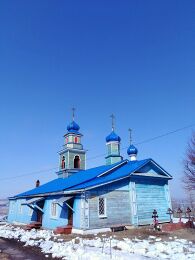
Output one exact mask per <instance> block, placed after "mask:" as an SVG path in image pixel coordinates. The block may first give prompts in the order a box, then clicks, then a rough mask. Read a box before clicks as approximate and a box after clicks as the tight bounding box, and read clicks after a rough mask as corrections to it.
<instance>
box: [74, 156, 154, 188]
mask: <svg viewBox="0 0 195 260" xmlns="http://www.w3.org/2000/svg"><path fill="white" fill-rule="evenodd" d="M149 161H150V159H145V160H141V161H129V162H128V163H127V164H125V165H123V166H122V167H120V168H117V169H116V170H114V171H112V172H111V173H109V174H105V175H104V174H102V175H101V176H99V177H98V176H97V177H96V178H95V179H93V180H91V181H88V182H85V183H82V184H79V185H76V186H74V187H72V188H70V189H69V190H80V189H86V188H89V187H94V186H98V185H101V184H106V183H109V182H112V181H115V180H118V179H122V178H124V177H128V176H130V174H131V173H133V172H135V171H136V170H138V169H139V168H141V167H142V166H144V165H145V164H146V163H147V162H149Z"/></svg>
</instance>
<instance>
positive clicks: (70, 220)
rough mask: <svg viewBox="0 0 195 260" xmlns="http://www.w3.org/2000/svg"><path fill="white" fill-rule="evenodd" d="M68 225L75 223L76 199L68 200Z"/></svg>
mask: <svg viewBox="0 0 195 260" xmlns="http://www.w3.org/2000/svg"><path fill="white" fill-rule="evenodd" d="M67 204H68V225H69V226H72V225H73V204H74V199H70V200H69V201H68V202H67Z"/></svg>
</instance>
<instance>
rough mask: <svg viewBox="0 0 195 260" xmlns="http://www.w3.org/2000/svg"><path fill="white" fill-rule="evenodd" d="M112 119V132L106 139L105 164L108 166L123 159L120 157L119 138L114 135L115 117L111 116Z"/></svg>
mask: <svg viewBox="0 0 195 260" xmlns="http://www.w3.org/2000/svg"><path fill="white" fill-rule="evenodd" d="M111 119H112V132H111V133H110V134H109V135H108V136H107V137H106V146H107V156H106V164H107V165H110V164H113V163H116V162H119V161H121V160H122V159H123V158H122V156H120V141H121V138H120V136H118V135H117V134H116V133H115V131H114V130H115V124H114V123H115V122H114V120H115V116H114V115H113V114H112V115H111Z"/></svg>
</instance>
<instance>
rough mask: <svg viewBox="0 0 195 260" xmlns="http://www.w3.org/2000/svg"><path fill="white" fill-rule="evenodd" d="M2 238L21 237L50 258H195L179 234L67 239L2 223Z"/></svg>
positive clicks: (192, 249)
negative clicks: (167, 237)
mask: <svg viewBox="0 0 195 260" xmlns="http://www.w3.org/2000/svg"><path fill="white" fill-rule="evenodd" d="M0 237H3V238H10V239H11V238H14V239H17V240H18V241H21V242H24V243H25V246H38V247H40V248H41V251H42V252H43V253H44V254H46V257H48V254H51V255H52V257H59V258H62V259H71V260H76V259H83V260H94V259H95V260H96V259H97V260H98V259H99V260H102V259H104V260H106V259H110V258H112V259H124V260H126V259H130V258H131V257H132V258H133V259H135V260H142V259H147V258H153V259H173V260H174V259H177V260H178V259H195V245H194V244H193V243H192V242H190V241H187V240H185V239H177V237H170V238H169V241H162V240H161V238H156V237H155V236H149V237H148V239H147V240H146V239H144V240H141V239H137V238H135V239H129V238H124V239H123V240H122V241H120V240H117V239H116V238H115V237H109V238H107V237H105V236H103V235H102V237H101V238H99V237H96V236H94V239H83V238H81V237H77V238H74V239H72V240H70V241H66V242H65V241H64V240H63V239H62V238H59V235H54V234H53V232H52V231H49V230H34V229H33V230H31V231H25V230H23V229H22V228H19V227H13V226H11V225H4V226H0Z"/></svg>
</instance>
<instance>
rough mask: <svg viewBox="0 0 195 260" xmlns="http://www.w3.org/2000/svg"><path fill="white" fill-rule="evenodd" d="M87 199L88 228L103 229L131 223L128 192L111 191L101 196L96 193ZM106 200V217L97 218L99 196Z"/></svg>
mask: <svg viewBox="0 0 195 260" xmlns="http://www.w3.org/2000/svg"><path fill="white" fill-rule="evenodd" d="M93 195H94V196H95V195H96V197H92V198H90V199H89V228H90V229H92V228H103V227H110V226H112V225H118V224H130V223H131V211H130V203H129V191H111V192H107V193H105V194H103V195H101V194H99V193H98V192H97V193H96V194H95V192H94V193H93ZM100 195H101V197H104V198H106V208H107V209H106V213H107V214H106V217H105V218H99V214H98V199H99V196H100Z"/></svg>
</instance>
